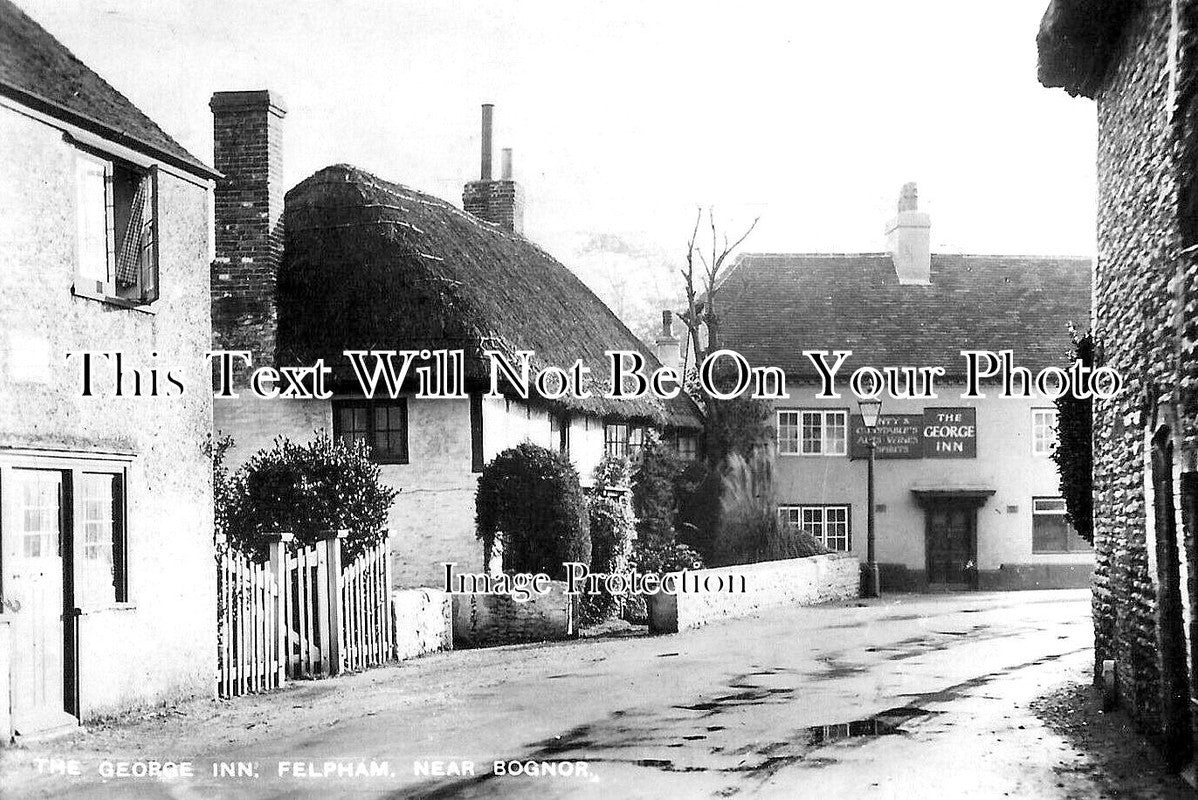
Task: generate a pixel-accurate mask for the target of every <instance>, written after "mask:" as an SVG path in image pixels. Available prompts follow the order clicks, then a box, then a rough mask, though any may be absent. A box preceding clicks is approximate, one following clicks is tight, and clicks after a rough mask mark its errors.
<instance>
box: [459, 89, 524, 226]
mask: <svg viewBox="0 0 1198 800" xmlns="http://www.w3.org/2000/svg"><path fill="white" fill-rule="evenodd" d="M494 109H495V106H494V105H492V104H491V103H483V136H482V178H481V179H480V180H477V181H470V182H469V183H467V184H466V186H465V187H464V188H463V190H462V208H464V209H465V210H466V211H467V212H469V213H471V214H473V215H474V216H476V217H478V218H479V219H484V220H486V221H487V222H493V223H495V224H496V225H499V226H500V227H503V228H505V229H507V230H509V231H512V232H513V233H523V232H524V196H523V192H522V191H521V189H520V185H519V184H518V183H516V182H515V181H514V180H512V151H511V149H510V148H505V149H504V150H503V152H502V159H503V165H502V169H503V172H502V173H501V174H502V175H503V180H499V181H496V180H492V178H491V143H492V142H491V133H492V121H493V114H494Z"/></svg>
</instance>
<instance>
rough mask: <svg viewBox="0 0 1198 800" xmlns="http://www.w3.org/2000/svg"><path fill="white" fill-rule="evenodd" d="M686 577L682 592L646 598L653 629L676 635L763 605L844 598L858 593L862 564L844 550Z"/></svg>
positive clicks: (752, 611) (676, 575)
mask: <svg viewBox="0 0 1198 800" xmlns="http://www.w3.org/2000/svg"><path fill="white" fill-rule="evenodd" d="M685 576H686V577H685V581H684V586H683V589H684V591H682V592H680V593H678V594H665V593H658V594H655V595H650V596H649V597H648V598H647V599H648V601H649V629H650V630H651V631H653V632H654V633H676V632H678V631H680V630H685V629H686V628H694V627H698V626H699V625H703V624H705V623H707V622H711V621H712V620H717V619H723V618H726V617H744V616H749V615H751V614H755V613H757V612H758V611H762V610H765V609H767V608H776V607H779V606H810V605H816V604H817V603H826V602H828V601H830V600H844V599H848V598H852V597H858V596H859V595H860V591H861V567H860V565H859V563H858V561H857V558H856V557H855V556H852V555H850V554H848V553H829V554H828V555H822V556H810V557H808V558H791V559H786V560H784V561H764V562H761V563H758V564H742V565H739V566H735V567H720V568H718V569H701V570H695V571H692V572H687V573H685ZM666 580H671V581H674V582H675V586H677V581H679V580H682V573H672V574H671V575H669V576H667V577H666ZM742 588H743V591H741V589H742ZM692 589H693V591H692Z"/></svg>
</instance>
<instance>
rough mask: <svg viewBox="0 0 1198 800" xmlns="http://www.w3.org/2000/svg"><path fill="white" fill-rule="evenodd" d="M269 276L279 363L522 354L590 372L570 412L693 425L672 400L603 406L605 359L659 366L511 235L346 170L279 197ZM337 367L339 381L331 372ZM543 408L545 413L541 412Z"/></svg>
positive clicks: (583, 292) (590, 299)
mask: <svg viewBox="0 0 1198 800" xmlns="http://www.w3.org/2000/svg"><path fill="white" fill-rule="evenodd" d="M284 231H285V237H286V239H285V248H284V258H283V266H282V268H281V270H280V274H279V321H278V354H279V361H280V363H298V364H306V363H312V362H313V361H314V360H315V359H317V358H324V359H326V363H327V364H330V365H333V368H334V378H335V379H341V380H344V379H346V378H349V377H351V374H350V373H348V372H347V371H346V370H347V369H348V366H347V365H346V363H345V359H344V358H343V356H342V351H344V350H349V349H352V350H364V349H392V350H418V349H424V348H428V349H431V350H435V349H441V348H444V349H450V350H458V349H461V350H464V351H465V352H466V355H467V374H468V376H469V377H472V378H475V379H478V378H485V377H486V375H488V374H489V373H488V371H487V370H486V369H485V364H484V362H483V360H482V356H481V353H482V351H484V350H488V349H494V350H499V351H501V352H505V353H508V354H512V353H514V352H515V351H517V350H531V351H533V352H534V353H535V356H534V358H533V359H532V364H533V367H534V368H537V367H541V366H546V365H557V366H561V367H565V368H569V366H570V365H572V364H573V363H574V361H575V360H576V359H581V360H582V362H583V363H584V364H585V365H586V366H588V367H590V368H591V370H592V373H591V377H592V378H593V379H594V380H595V385H593V386H591V387H590V388H591V391H592V393H593V394H594V395H595V396H594V397H592V398H590V399H584V400H572V399H566V400H563V401H562V402H561V403H560V404H559V405H561V406H564V407H566V408H568V409H571V410H575V411H586V412H591V413H597V414H603V415H610V416H618V417H625V418H631V419H636V418H641V419H647V420H651V421H653V422H656V423H659V424H660V423H668V424H674V425H684V426H694V425H697V424H698V420H699V416H698V413H697V409H696V407H695V406H694V404H693V403H692V402H691V401H690V400H688V399H684V398H679V399H677V400H675V401H670V402H662V401H660V400H657V399H652V398H646V399H637V400H633V399H625V400H606V399H603V398H602V397H600V396H599V395H600V394H602V393H603V392H605V391H606V385H605V384H604V383H603V381H604V380H605V379H606V377H607V376H608V372H609V369H608V363H607V359H606V356H605V351H607V350H617V349H618V350H636V351H640V352H641V353H642V354H644V356H645V358H646V360H647V362H648V363H649V364H650V365H651V368H656V367H657V366H658V361H657V359H656V358H655V357H654V356H653V354H652V353H650V352H649V351H648V350H647V349H646V348H645V346H644V345H643V344H642V343H641V342H640V341H639V340H638V339H637V338H636V336H634V335H633V334H632V332H630V331H629V330H628V328H627V327H626V326H625V325H624V324H623V323H622V322H620V320H619V319H618V318H617V317H616V315H615V314H613V313H612V312H611V310H610V309H608V307H607V306H606V305H604V304H603V302H602V301H601V300H600V299H599V298H598V297H596V296H595V295H594V293H592V292H591V290H590V289H588V288H587V287H586V286H585V285H584V284H583V283H582V281H580V280H579V279H578V278H577V277H576V276H575V275H574V273H572V272H571V271H570V270H569V269H567V268H566V267H565V266H563V265H562V264H561V263H559V262H558V261H557V260H555V259H554V258H553V257H552V256H550V255H549V254H548V253H546V252H545V251H543V250H541V249H540V248H539V247H537V246H536V245H535V244H533V243H532V242H530V241H528V240H527V239H525V238H524V237H522V236H519V235H517V234H514V233H511V232H509V231H507V230H504V229H502V228H500V227H498V226H496V225H494V224H492V223H489V222H484V221H483V220H480V219H478V218H477V217H474V216H472V215H470V214H467V213H466V212H464V211H462V210H460V209H458V208H455V207H454V206H453V205H451V204H449V203H447V202H445V201H443V200H440V199H438V198H435V197H432V196H429V195H426V194H423V193H421V192H418V191H416V190H414V189H410V188H408V187H406V186H401V185H399V184H396V183H389V182H387V181H384V180H381V179H379V178H377V177H375V176H374V175H371V174H370V173H367V172H364V171H362V170H360V169H356V168H355V167H351V166H347V165H343V164H342V165H337V166H332V167H326V168H325V169H322V170H320V171H319V172H317V173H316V174H314V175H312V176H311V177H310V178H308V179H307V180H305V181H303V182H302V183H300V184H299V185H297V186H296V187H295V188H293V189H292V190H291V191H289V192H288V193H287V195H286V201H285V204H284ZM338 370H340V372H339V371H338ZM551 405H552V404H551Z"/></svg>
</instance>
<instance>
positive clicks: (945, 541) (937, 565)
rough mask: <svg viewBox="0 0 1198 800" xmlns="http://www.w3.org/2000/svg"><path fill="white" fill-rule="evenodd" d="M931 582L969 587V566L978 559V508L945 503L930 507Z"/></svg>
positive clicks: (929, 573)
mask: <svg viewBox="0 0 1198 800" xmlns="http://www.w3.org/2000/svg"><path fill="white" fill-rule="evenodd" d="M926 513H927V554H928V583H929V584H931V585H936V586H951V587H960V588H966V587H968V586H969V585H970V575H969V573H968V572H967V571H966V566H967V565H970V564H973V562H974V560H975V559H976V558H977V509H976V508H975V507H974V506H973V504H965V503H954V502H951V501H949V502H943V503H937V504H935V505H933V506H931V507H930V508H928V510H927V512H926Z"/></svg>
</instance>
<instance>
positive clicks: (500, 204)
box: [462, 181, 524, 233]
mask: <svg viewBox="0 0 1198 800" xmlns="http://www.w3.org/2000/svg"><path fill="white" fill-rule="evenodd" d="M462 207H463V208H464V209H466V211H468V212H469V213H471V214H473V215H474V216H476V217H478V218H479V219H485V220H487V221H488V222H494V223H495V224H496V225H500V226H502V227H504V228H506V229H508V230H509V231H515V232H516V233H523V232H524V196H523V193H522V192H521V191H520V186H519V184H517V183H516V182H515V181H471V182H470V183H467V184H466V188H465V189H464V190H463V191H462Z"/></svg>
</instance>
